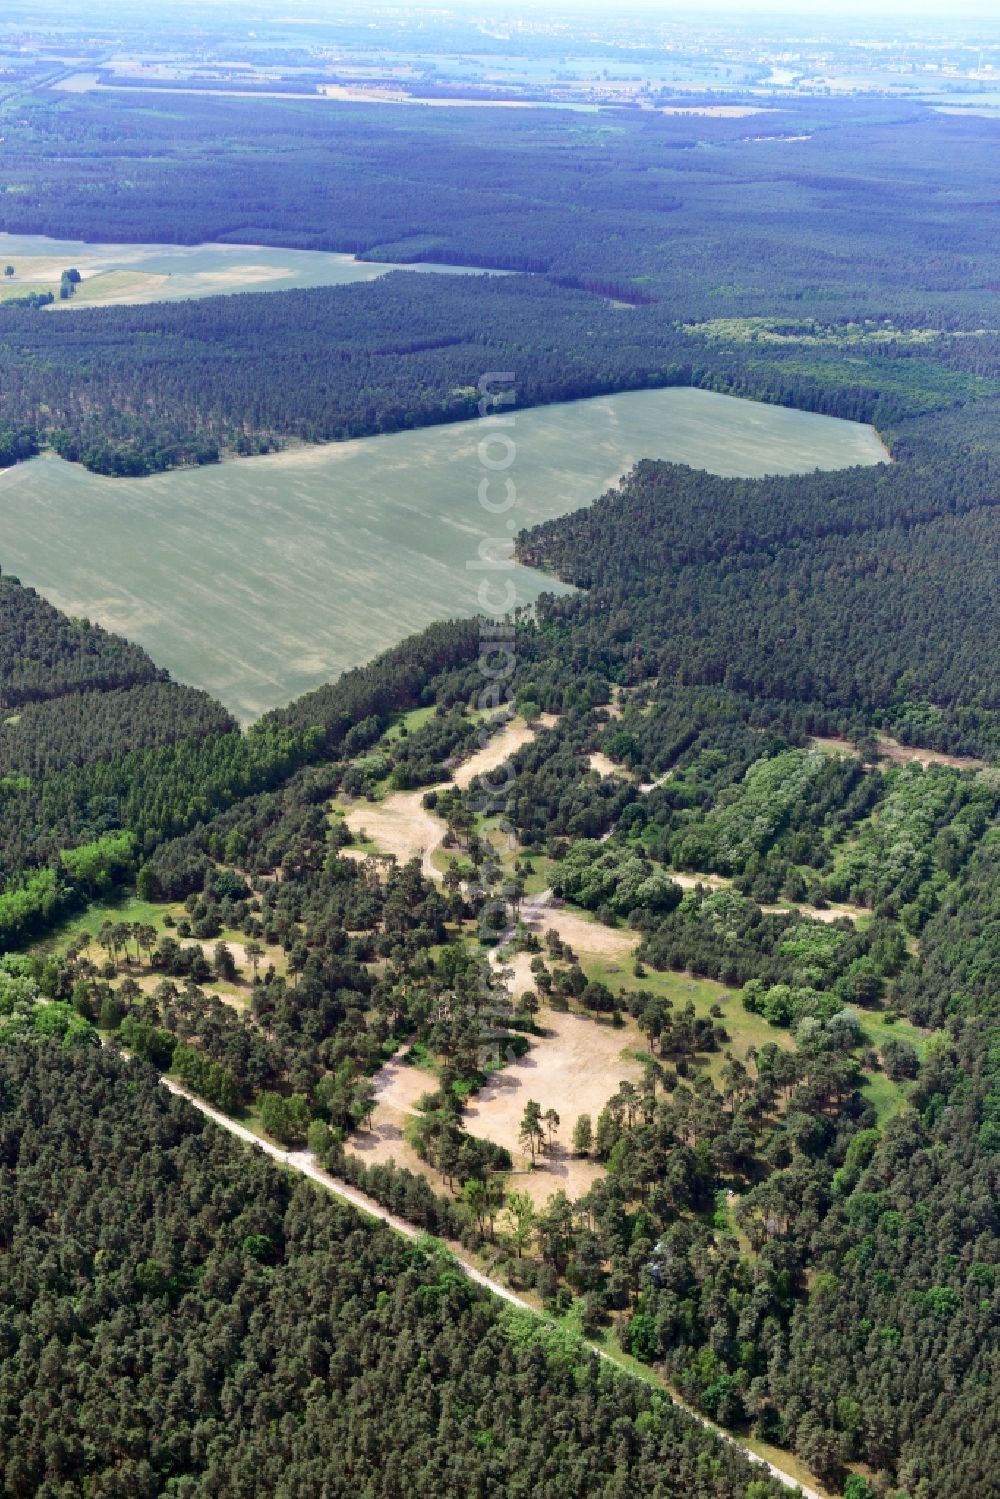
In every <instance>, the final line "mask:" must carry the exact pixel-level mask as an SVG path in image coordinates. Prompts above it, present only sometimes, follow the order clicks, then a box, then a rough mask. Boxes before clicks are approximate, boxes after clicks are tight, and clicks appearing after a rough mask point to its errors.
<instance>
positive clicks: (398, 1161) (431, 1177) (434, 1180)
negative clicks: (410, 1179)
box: [344, 1103, 446, 1192]
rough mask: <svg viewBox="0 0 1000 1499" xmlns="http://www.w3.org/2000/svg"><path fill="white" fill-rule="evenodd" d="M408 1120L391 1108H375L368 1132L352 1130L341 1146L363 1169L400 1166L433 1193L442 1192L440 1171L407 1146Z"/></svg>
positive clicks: (442, 1185)
mask: <svg viewBox="0 0 1000 1499" xmlns="http://www.w3.org/2000/svg"><path fill="white" fill-rule="evenodd" d="M407 1117H408V1116H407V1115H406V1114H405V1113H403V1112H401V1111H400V1110H399V1109H395V1108H393V1106H392V1105H391V1104H387V1103H380V1104H378V1105H377V1106H376V1109H375V1112H374V1114H373V1115H372V1120H371V1125H370V1126H369V1128H367V1129H359V1130H355V1131H354V1133H353V1134H352V1135H350V1136H349V1137H348V1139H347V1140H346V1141H345V1142H344V1149H345V1150H348V1151H349V1152H350V1153H351V1155H354V1156H357V1158H358V1160H360V1161H364V1163H365V1165H366V1166H388V1165H390V1164H392V1165H396V1166H401V1167H403V1168H404V1169H405V1170H407V1171H412V1172H413V1174H414V1176H422V1177H423V1178H424V1180H425V1181H427V1182H430V1184H431V1186H432V1187H433V1188H434V1190H435V1192H445V1190H446V1187H445V1180H444V1177H443V1176H442V1175H441V1173H440V1171H435V1169H434V1167H433V1166H429V1165H428V1164H427V1162H426V1161H423V1160H421V1159H420V1157H419V1156H418V1155H417V1152H416V1151H415V1150H414V1149H413V1147H412V1145H408V1144H407V1143H406V1135H405V1133H404V1132H405V1129H406V1120H407Z"/></svg>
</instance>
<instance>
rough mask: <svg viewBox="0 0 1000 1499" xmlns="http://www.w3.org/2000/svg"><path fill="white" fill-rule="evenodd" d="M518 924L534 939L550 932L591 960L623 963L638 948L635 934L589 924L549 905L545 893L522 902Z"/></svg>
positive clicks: (563, 908) (567, 910) (576, 913)
mask: <svg viewBox="0 0 1000 1499" xmlns="http://www.w3.org/2000/svg"><path fill="white" fill-rule="evenodd" d="M521 920H522V921H523V922H524V924H525V926H527V927H529V928H530V929H531V930H532V931H533V932H535V933H536V934H537V935H538V936H543V935H544V934H545V933H546V932H547V931H549V930H550V929H552V930H554V931H556V932H558V933H559V936H560V937H561V938H562V940H563V942H568V943H569V945H570V947H571V948H572V949H573V951H574V952H575V953H579V954H586V955H589V956H590V957H593V958H610V959H613V960H618V961H625V960H627V959H629V958H631V956H632V954H633V952H634V951H635V949H636V948H637V947H638V945H639V933H638V932H633V931H630V930H629V929H628V928H626V927H613V926H604V924H603V923H602V922H600V921H589V920H588V919H587V918H586V917H585V916H582V915H581V914H580V913H579V911H575V910H573V909H571V908H570V907H569V906H563V905H558V904H556V903H555V902H553V900H552V898H551V894H550V892H549V891H547V890H546V891H543V893H542V894H541V895H540V896H536V897H535V898H534V899H532V900H526V901H525V902H524V904H523V905H522V907H521Z"/></svg>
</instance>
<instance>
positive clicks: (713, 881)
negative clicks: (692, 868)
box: [667, 869, 732, 890]
mask: <svg viewBox="0 0 1000 1499" xmlns="http://www.w3.org/2000/svg"><path fill="white" fill-rule="evenodd" d="M667 878H668V879H671V880H673V882H674V884H675V885H680V887H681V889H682V890H697V888H698V886H699V885H701V886H703V887H704V888H705V889H706V890H728V889H729V886H730V885H731V884H732V880H727V879H726V878H725V876H724V875H721V874H684V873H682V872H681V871H680V870H676V869H668V870H667Z"/></svg>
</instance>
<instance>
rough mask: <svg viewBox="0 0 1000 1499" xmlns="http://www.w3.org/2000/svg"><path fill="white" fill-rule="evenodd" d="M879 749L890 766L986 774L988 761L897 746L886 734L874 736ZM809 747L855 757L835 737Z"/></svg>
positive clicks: (845, 742) (848, 744) (818, 739)
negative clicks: (944, 768)
mask: <svg viewBox="0 0 1000 1499" xmlns="http://www.w3.org/2000/svg"><path fill="white" fill-rule="evenodd" d="M875 737H876V739H877V740H878V747H879V749H880V750H881V752H882V754H883V755H884V756H885V758H886V759H887V760H889V761H891V763H892V764H893V765H923V766H925V767H926V766H928V765H947V766H950V767H951V769H952V770H986V769H987V763H988V762H987V761H986V760H977V759H976V758H975V756H973V755H946V754H943V753H942V752H941V751H939V750H929V749H922V748H921V747H920V746H919V745H915V744H900V742H899V740H898V739H893V738H892V737H891V736H890V735H889V734H876V736H875ZM809 742H810V744H812V745H814V746H815V747H816V749H821V750H823V751H824V752H825V753H826V754H828V755H856V754H857V750H856V749H855V747H854V745H853V744H852V743H851V741H850V740H849V739H841V738H838V737H837V736H836V735H828V736H826V737H822V736H820V737H814V738H812V739H810V741H809Z"/></svg>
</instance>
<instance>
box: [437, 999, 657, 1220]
mask: <svg viewBox="0 0 1000 1499" xmlns="http://www.w3.org/2000/svg"><path fill="white" fill-rule="evenodd" d="M539 1024H540V1026H541V1028H542V1030H543V1032H544V1034H542V1035H541V1036H536V1037H532V1038H531V1045H530V1049H529V1051H528V1052H527V1054H526V1055H525V1056H523V1057H520V1058H519V1059H518V1060H517V1061H515V1062H512V1063H511V1064H510V1065H509V1066H508V1067H505V1068H504V1070H503V1071H502V1072H499V1073H497V1074H496V1076H495V1077H493V1078H492V1079H491V1080H490V1082H489V1084H488V1085H487V1086H486V1087H485V1088H483V1089H482V1091H481V1092H479V1093H477V1094H476V1095H475V1096H474V1097H473V1098H470V1099H469V1102H468V1104H467V1105H466V1109H465V1120H464V1123H465V1128H466V1129H467V1130H468V1131H469V1133H470V1134H473V1135H479V1136H481V1137H482V1138H483V1139H487V1140H492V1141H493V1142H494V1143H495V1144H497V1145H503V1146H505V1147H506V1149H507V1150H509V1151H510V1153H511V1156H512V1158H513V1160H514V1162H515V1166H517V1167H519V1168H520V1169H519V1173H518V1178H517V1180H516V1182H514V1183H513V1185H516V1187H517V1188H518V1190H527V1191H528V1192H529V1193H530V1195H531V1196H532V1198H533V1200H535V1201H537V1202H544V1201H545V1199H546V1198H547V1197H549V1196H551V1194H552V1193H553V1192H556V1191H558V1190H559V1189H560V1188H562V1189H563V1190H564V1191H565V1192H566V1194H567V1196H569V1197H578V1196H580V1195H582V1193H584V1192H586V1191H587V1190H588V1188H589V1187H590V1186H591V1185H592V1183H593V1182H594V1181H595V1180H596V1179H597V1177H598V1176H600V1175H601V1168H600V1166H598V1165H597V1164H596V1163H595V1162H593V1161H591V1160H588V1159H585V1158H584V1159H579V1158H577V1157H575V1156H573V1155H572V1153H571V1152H570V1149H569V1142H570V1139H571V1136H572V1130H573V1125H574V1124H575V1123H576V1120H577V1118H578V1117H579V1115H580V1114H590V1115H591V1117H592V1118H594V1119H596V1117H597V1115H598V1114H599V1113H600V1112H601V1110H602V1109H603V1108H604V1105H605V1104H606V1103H607V1101H608V1099H609V1098H611V1097H612V1096H613V1095H614V1094H615V1093H617V1091H618V1088H619V1086H620V1084H621V1083H623V1082H626V1081H627V1082H633V1083H637V1082H639V1081H640V1080H641V1078H642V1067H641V1066H640V1064H639V1063H638V1062H637V1061H635V1059H634V1058H633V1057H631V1056H628V1055H626V1053H627V1051H628V1050H629V1049H630V1048H638V1049H642V1048H643V1047H644V1045H645V1043H644V1041H643V1040H642V1037H641V1035H640V1034H639V1031H638V1029H637V1028H636V1027H635V1025H633V1024H632V1023H628V1024H626V1025H623V1026H621V1027H617V1026H612V1025H610V1024H605V1023H603V1022H599V1021H597V1020H592V1019H590V1018H588V1017H587V1016H584V1015H571V1014H563V1013H561V1012H559V1011H557V1010H548V1009H546V1010H543V1011H542V1012H541V1014H540V1015H539ZM529 1099H534V1101H535V1102H536V1103H538V1104H540V1105H541V1107H542V1109H543V1111H544V1110H547V1109H555V1111H556V1113H557V1114H558V1115H559V1117H560V1126H559V1129H558V1131H557V1132H556V1136H555V1141H554V1145H553V1147H552V1149H551V1150H550V1151H548V1152H546V1153H545V1154H544V1155H540V1156H539V1157H538V1161H537V1164H536V1166H535V1169H534V1170H531V1169H530V1160H529V1158H528V1157H527V1156H526V1155H525V1152H524V1149H523V1147H522V1145H521V1143H520V1140H519V1139H518V1131H519V1129H520V1126H521V1118H522V1116H523V1114H524V1107H525V1104H526V1103H527V1102H528V1100H529ZM521 1173H523V1177H522V1175H521Z"/></svg>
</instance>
